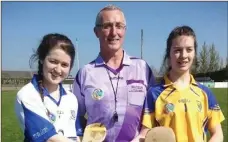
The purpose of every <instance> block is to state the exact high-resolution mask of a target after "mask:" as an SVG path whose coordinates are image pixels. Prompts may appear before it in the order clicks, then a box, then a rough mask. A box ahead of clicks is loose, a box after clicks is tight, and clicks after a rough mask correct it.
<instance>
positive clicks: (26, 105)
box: [15, 93, 57, 142]
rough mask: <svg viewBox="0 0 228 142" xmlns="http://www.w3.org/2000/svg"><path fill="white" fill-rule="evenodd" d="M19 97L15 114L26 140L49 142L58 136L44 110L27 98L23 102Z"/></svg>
mask: <svg viewBox="0 0 228 142" xmlns="http://www.w3.org/2000/svg"><path fill="white" fill-rule="evenodd" d="M19 95H20V94H19V93H18V94H17V98H16V102H15V112H16V116H17V118H18V120H19V123H20V126H21V128H22V130H23V131H24V135H25V139H26V140H29V141H33V142H40V141H47V140H48V139H49V138H50V137H52V136H53V135H55V134H57V133H56V130H55V128H54V126H53V125H52V123H50V122H49V120H48V117H47V115H46V112H45V110H44V108H42V107H40V106H39V105H37V103H34V102H33V101H31V100H30V101H29V99H27V98H25V99H23V100H22V99H21V98H20V97H19Z"/></svg>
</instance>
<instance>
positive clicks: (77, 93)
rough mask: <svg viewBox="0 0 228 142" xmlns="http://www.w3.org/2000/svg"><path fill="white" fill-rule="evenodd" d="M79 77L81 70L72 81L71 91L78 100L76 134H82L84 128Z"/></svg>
mask: <svg viewBox="0 0 228 142" xmlns="http://www.w3.org/2000/svg"><path fill="white" fill-rule="evenodd" d="M81 77H82V73H81V70H79V71H78V73H77V75H76V77H75V79H74V83H73V93H74V95H75V96H76V97H77V100H78V113H77V120H76V130H77V135H78V136H83V132H84V128H85V121H86V120H85V117H84V116H85V113H86V107H85V96H84V94H83V93H82V91H81V86H82V85H81V84H82V83H81Z"/></svg>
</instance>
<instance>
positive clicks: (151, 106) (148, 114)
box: [142, 88, 155, 128]
mask: <svg viewBox="0 0 228 142" xmlns="http://www.w3.org/2000/svg"><path fill="white" fill-rule="evenodd" d="M143 110H144V111H143V118H142V125H144V126H146V127H147V128H153V127H155V115H154V114H155V99H154V97H153V94H152V90H151V88H150V89H149V90H148V92H147V96H146V99H145V102H144V109H143Z"/></svg>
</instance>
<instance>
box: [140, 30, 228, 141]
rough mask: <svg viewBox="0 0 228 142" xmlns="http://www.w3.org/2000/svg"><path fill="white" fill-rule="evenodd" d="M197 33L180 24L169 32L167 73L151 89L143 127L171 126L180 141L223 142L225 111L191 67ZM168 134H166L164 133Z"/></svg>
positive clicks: (144, 133)
mask: <svg viewBox="0 0 228 142" xmlns="http://www.w3.org/2000/svg"><path fill="white" fill-rule="evenodd" d="M196 53H197V41H196V35H195V33H194V31H193V30H192V28H190V27H189V26H181V27H176V28H175V29H173V30H172V32H171V33H170V34H169V37H168V39H167V48H166V54H165V58H164V66H165V68H167V73H166V75H165V76H164V79H163V80H162V81H161V82H160V83H159V84H157V85H155V86H153V87H151V88H150V89H149V90H148V93H147V98H146V101H145V108H144V115H143V120H142V125H143V128H142V130H141V133H140V135H139V136H138V137H137V138H138V139H139V138H140V137H142V138H143V137H144V136H145V135H146V133H147V132H148V130H149V129H150V128H153V127H157V126H164V127H170V128H172V130H173V131H174V133H175V137H176V141H177V142H206V141H207V140H206V132H207V131H208V130H209V132H210V134H211V138H210V139H209V142H222V141H223V131H222V128H221V122H222V121H223V120H224V116H223V113H222V111H221V109H220V107H219V105H218V103H217V101H216V98H215V96H214V94H213V93H212V91H210V89H209V88H207V87H206V86H203V85H201V84H200V83H198V82H196V81H195V79H194V77H193V76H192V75H191V73H190V70H191V69H192V67H193V64H194V62H195V59H196ZM164 137H165V135H164Z"/></svg>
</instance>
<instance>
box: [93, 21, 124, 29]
mask: <svg viewBox="0 0 228 142" xmlns="http://www.w3.org/2000/svg"><path fill="white" fill-rule="evenodd" d="M96 27H100V28H102V29H103V30H110V29H112V28H113V27H115V28H116V29H119V30H123V29H125V28H126V25H125V24H123V23H121V22H117V23H109V22H107V23H103V24H99V25H96Z"/></svg>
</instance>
